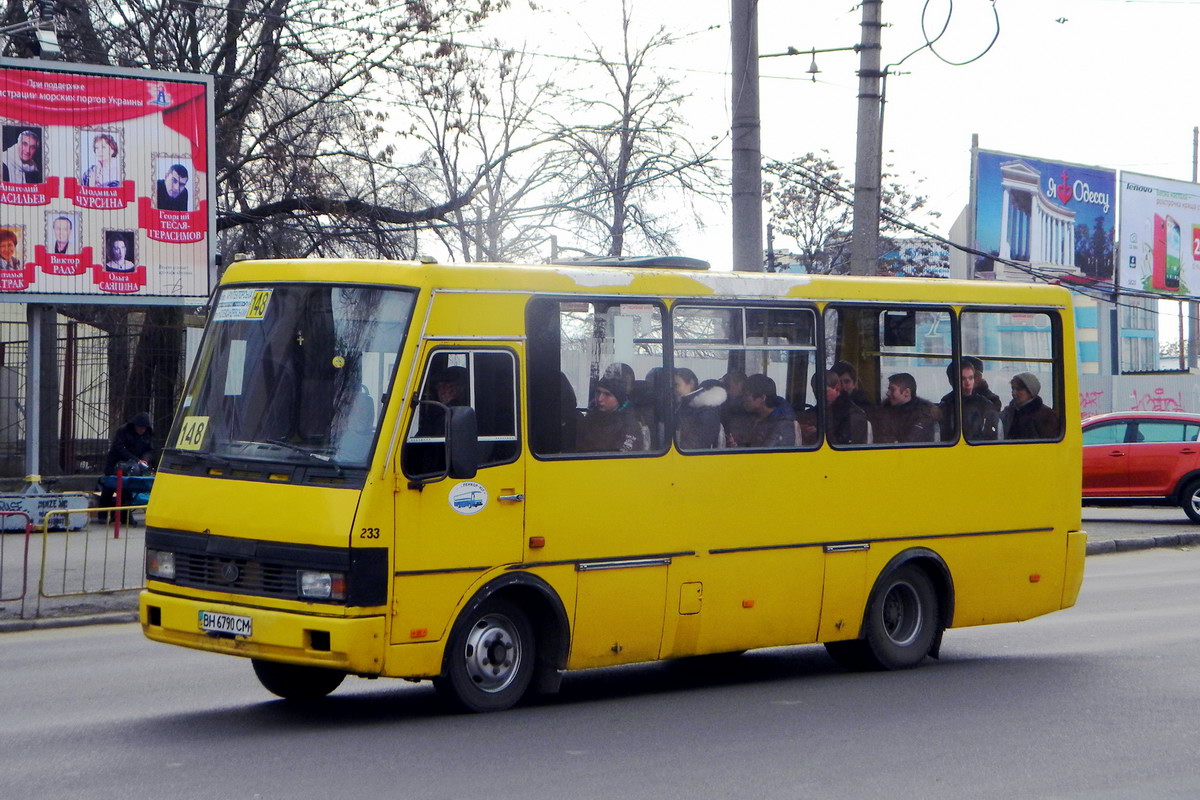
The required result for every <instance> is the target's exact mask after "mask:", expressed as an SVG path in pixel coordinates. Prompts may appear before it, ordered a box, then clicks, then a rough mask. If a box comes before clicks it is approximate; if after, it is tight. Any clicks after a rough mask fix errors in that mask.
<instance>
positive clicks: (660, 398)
mask: <svg viewBox="0 0 1200 800" xmlns="http://www.w3.org/2000/svg"><path fill="white" fill-rule="evenodd" d="M666 384H667V375H666V372H664V371H663V368H662V367H651V368H650V369H648V370H646V377H645V378H644V379H642V380H635V381H634V382H633V386H632V387H631V389H630V391H629V406H630V408H632V409H633V413H634V416H636V417H637V420H638V422H639V423H641V426H642V434H643V436H644V437H645V441H647V442H655V443H659V442H662V441H663V440H665V439H666V429H665V422H664V420H663V419H662V414H663V411H662V410H663V409H665V408H666V398H667V388H666Z"/></svg>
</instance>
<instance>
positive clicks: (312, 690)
mask: <svg viewBox="0 0 1200 800" xmlns="http://www.w3.org/2000/svg"><path fill="white" fill-rule="evenodd" d="M250 663H251V664H252V665H253V666H254V674H255V675H256V676H258V682H259V683H261V684H262V685H263V688H265V689H266V690H267V691H268V692H270V693H271V694H275V695H279V696H280V697H282V698H283V699H284V700H293V701H296V702H306V701H311V700H320V699H321V698H322V697H324V696H325V695H327V694H329V693H330V692H332V691H333V690H334V689H336V688H337V687H339V686H341V684H342V681H343V680H345V679H346V673H344V672H339V671H338V670H335V669H325V668H323V667H305V666H301V665H299V664H281V663H279V662H278V661H264V660H263V659H261V658H254V659H251V660H250Z"/></svg>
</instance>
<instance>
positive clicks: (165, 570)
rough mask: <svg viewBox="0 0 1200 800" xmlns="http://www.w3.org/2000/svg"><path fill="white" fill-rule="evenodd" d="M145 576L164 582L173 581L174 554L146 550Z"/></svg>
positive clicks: (165, 551)
mask: <svg viewBox="0 0 1200 800" xmlns="http://www.w3.org/2000/svg"><path fill="white" fill-rule="evenodd" d="M146 575H148V576H149V577H151V578H162V579H163V580H166V581H173V580H175V554H174V553H172V552H171V551H169V550H147V551H146Z"/></svg>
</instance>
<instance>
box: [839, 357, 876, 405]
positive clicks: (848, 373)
mask: <svg viewBox="0 0 1200 800" xmlns="http://www.w3.org/2000/svg"><path fill="white" fill-rule="evenodd" d="M830 370H832V371H833V374H835V375H837V376H838V385H839V387H840V388H841V390H842V394H844V395H846V396H847V397H849V398H850V402H852V403H854V404H855V405H857V406H858V407H859V408H862V409H864V410H866V409H867V408H869V407H871V406H874V405H875V401H874V400H873V399H872V398H870V397H867V393H866V392H864V391H863V390H862V387H861V386H859V385H858V370H856V369H855V368H854V365H853V364H851V363H850V362H849V361H835V362H834V363H833V366H832V367H830Z"/></svg>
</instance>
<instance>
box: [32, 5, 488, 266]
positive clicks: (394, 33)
mask: <svg viewBox="0 0 1200 800" xmlns="http://www.w3.org/2000/svg"><path fill="white" fill-rule="evenodd" d="M14 6H17V7H19V6H20V4H18V3H15V2H14V0H9V12H10V13H12V12H13V8H14ZM493 8H494V3H493V2H492V0H465V2H464V0H413V2H408V3H403V4H389V3H380V2H375V1H374V0H372V1H371V2H367V3H364V4H359V5H352V4H349V3H337V2H334V3H328V2H322V1H319V0H229V2H226V3H220V4H206V3H191V2H170V3H161V2H157V0H63V3H62V13H61V15H60V20H59V30H60V42H61V44H62V45H63V51H64V57H65V58H66V59H67V60H73V61H80V62H85V63H97V64H118V65H127V66H144V67H151V68H156V69H165V70H178V71H184V72H200V73H207V74H211V75H213V76H214V81H215V96H214V105H215V108H216V119H215V125H216V152H217V162H216V164H215V171H216V178H217V187H218V197H217V198H216V199H217V206H218V208H219V213H218V223H217V226H218V229H219V230H220V231H221V232H222V234H223V249H224V250H225V251H226V252H230V251H234V250H248V251H252V252H254V253H256V254H259V255H291V256H297V255H298V256H303V255H308V254H310V253H321V254H324V255H333V254H347V255H353V254H362V253H370V254H375V255H384V256H395V255H402V254H407V253H408V252H409V251H411V241H412V237H411V231H412V227H413V225H414V224H416V223H420V222H425V221H428V220H430V219H437V218H440V217H443V216H445V215H446V214H448V213H449V212H450V211H451V210H453V209H454V208H456V207H458V206H461V205H462V204H464V203H466V202H467V200H468V199H469V198H468V197H467V196H454V197H444V198H438V199H437V200H435V201H433V202H426V203H424V204H423V205H420V206H417V204H416V201H417V200H418V199H419V198H420V195H419V193H417V192H416V191H415V190H414V188H413V187H412V186H411V185H410V184H409V183H408V181H407V179H406V177H405V170H404V168H405V167H406V166H407V165H404V164H396V163H393V162H392V157H393V156H394V150H392V148H391V147H390V146H389V145H385V144H383V141H384V137H385V134H387V133H388V132H389V131H388V124H387V123H388V120H387V112H388V110H389V107H390V94H389V92H388V90H387V88H386V87H385V86H384V85H382V84H381V83H380V79H381V78H382V77H384V76H386V75H395V74H397V73H402V72H404V71H405V70H415V69H417V68H418V67H419V66H420V65H423V64H426V63H428V62H431V61H436V60H437V59H439V58H441V57H442V54H441V52H440V49H441V48H440V43H439V41H438V39H437V36H438V33H439V31H441V30H443V29H446V28H457V27H468V26H471V25H475V24H477V23H479V22H480V21H481V20H482V19H483V18H484V17H486V16H487V14H488V13H490V11H491V10H492V9H493ZM22 13H23V12H22ZM21 46H25V47H26V48H31V47H32V45H29V44H28V43H26V44H25V45H22V44H21V42H17V43H15V44H14V47H16V48H18V51H19V48H20V47H21ZM17 54H23V53H20V52H18V53H17Z"/></svg>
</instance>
